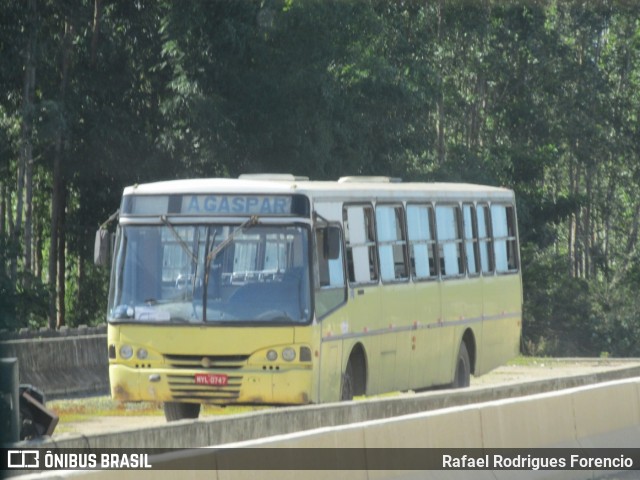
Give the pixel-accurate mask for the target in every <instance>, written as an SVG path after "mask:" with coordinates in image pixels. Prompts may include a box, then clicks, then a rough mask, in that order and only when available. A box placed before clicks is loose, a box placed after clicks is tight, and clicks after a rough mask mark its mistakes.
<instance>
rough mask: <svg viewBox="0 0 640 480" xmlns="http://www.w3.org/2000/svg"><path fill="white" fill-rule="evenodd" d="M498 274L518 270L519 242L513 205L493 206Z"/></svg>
mask: <svg viewBox="0 0 640 480" xmlns="http://www.w3.org/2000/svg"><path fill="white" fill-rule="evenodd" d="M491 227H492V230H493V246H494V258H495V262H496V272H498V273H507V272H515V271H517V270H518V240H517V237H516V216H515V209H514V208H513V206H511V205H491Z"/></svg>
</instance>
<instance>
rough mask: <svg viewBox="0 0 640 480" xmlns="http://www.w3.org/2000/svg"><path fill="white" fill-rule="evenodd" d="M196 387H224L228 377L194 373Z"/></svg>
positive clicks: (217, 374) (218, 374)
mask: <svg viewBox="0 0 640 480" xmlns="http://www.w3.org/2000/svg"><path fill="white" fill-rule="evenodd" d="M195 378H196V385H218V386H225V385H226V384H227V381H228V380H229V377H227V376H226V375H224V374H221V373H196V377H195Z"/></svg>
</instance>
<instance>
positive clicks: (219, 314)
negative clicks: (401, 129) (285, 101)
mask: <svg viewBox="0 0 640 480" xmlns="http://www.w3.org/2000/svg"><path fill="white" fill-rule="evenodd" d="M96 243H97V248H98V249H100V248H101V247H100V245H99V243H100V242H99V241H97V242H96ZM521 322H522V284H521V275H520V259H519V249H518V234H517V227H516V208H515V198H514V194H513V192H512V191H511V190H508V189H505V188H496V187H488V186H480V185H469V184H445V183H403V182H401V181H399V180H397V179H393V178H388V177H343V178H341V179H340V180H338V181H337V182H335V181H334V182H325V181H322V182H320V181H309V180H308V179H307V178H305V177H294V176H293V175H288V174H278V175H267V174H262V175H243V176H241V177H240V178H239V179H193V180H175V181H167V182H158V183H150V184H144V185H135V186H131V187H127V188H126V189H125V190H124V194H123V198H122V203H121V207H120V211H119V222H118V228H117V234H116V239H115V245H114V247H113V261H112V272H111V284H110V293H109V305H108V351H109V376H110V382H111V394H112V396H113V398H114V399H117V400H121V401H125V402H136V401H157V402H163V404H164V411H165V416H166V418H167V420H169V421H171V420H177V419H182V418H197V417H198V415H199V412H200V405H201V404H220V405H227V404H266V405H283V404H286V405H294V404H309V403H320V402H335V401H340V400H349V399H352V398H353V397H354V396H361V395H374V394H379V393H382V392H389V391H406V390H418V389H424V388H428V387H432V386H439V385H449V386H452V387H465V386H468V385H469V379H470V375H472V374H473V375H481V374H483V373H485V372H488V371H489V370H491V369H493V368H495V367H497V366H499V365H501V364H503V363H504V362H506V361H507V360H508V359H510V358H512V357H513V356H515V355H517V354H518V352H519V344H520V335H521Z"/></svg>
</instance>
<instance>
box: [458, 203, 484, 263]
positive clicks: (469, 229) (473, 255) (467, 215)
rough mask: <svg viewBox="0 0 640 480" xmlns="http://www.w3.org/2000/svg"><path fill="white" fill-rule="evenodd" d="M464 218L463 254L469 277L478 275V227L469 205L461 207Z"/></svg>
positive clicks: (473, 211)
mask: <svg viewBox="0 0 640 480" xmlns="http://www.w3.org/2000/svg"><path fill="white" fill-rule="evenodd" d="M462 215H463V218H464V253H465V257H466V259H467V272H469V275H478V274H479V273H480V266H479V265H478V256H479V255H478V225H477V222H476V209H475V207H474V206H473V205H472V204H471V203H465V204H463V205H462Z"/></svg>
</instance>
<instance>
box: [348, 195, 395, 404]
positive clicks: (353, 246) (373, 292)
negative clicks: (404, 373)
mask: <svg viewBox="0 0 640 480" xmlns="http://www.w3.org/2000/svg"><path fill="white" fill-rule="evenodd" d="M343 224H344V235H345V245H346V260H347V262H346V263H347V276H348V279H349V299H348V304H347V312H348V318H347V319H346V321H344V322H343V324H342V325H341V326H340V332H341V333H342V334H343V335H348V336H349V337H350V338H349V339H348V340H346V341H345V345H344V347H345V348H344V351H343V365H346V362H347V360H348V357H349V355H350V353H351V348H352V347H353V345H354V343H355V342H356V341H359V342H361V343H362V344H363V346H364V349H365V353H366V355H367V359H368V372H370V373H369V375H368V379H367V393H374V392H378V391H383V390H385V389H386V387H387V384H388V383H389V382H391V379H392V377H393V373H394V368H395V348H394V349H393V350H392V351H389V352H387V353H385V354H384V355H383V354H382V352H381V347H380V345H381V339H382V338H383V337H384V334H383V333H384V332H383V330H382V329H381V327H382V325H383V324H384V321H383V319H382V313H381V308H380V307H381V301H380V296H381V290H382V287H381V286H380V285H379V270H378V256H377V252H376V242H375V230H374V215H373V207H372V206H371V205H370V204H365V205H346V206H345V207H344V209H343ZM356 337H357V339H356ZM392 357H393V358H392Z"/></svg>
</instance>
